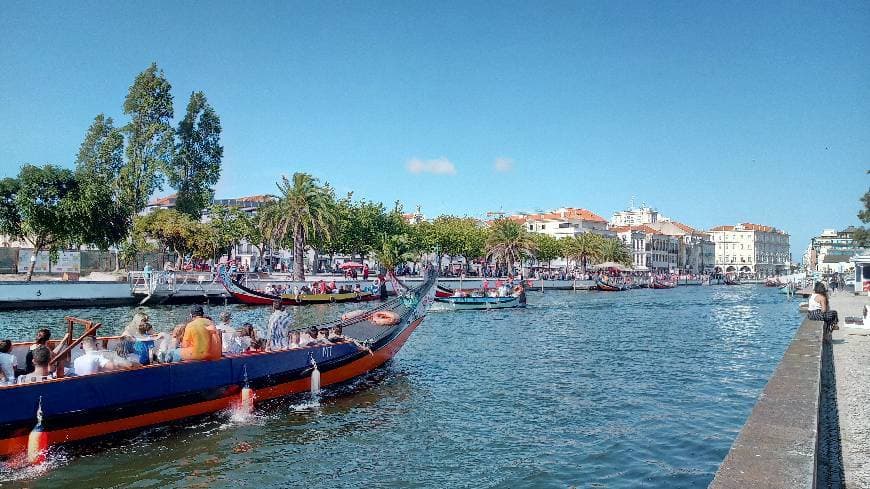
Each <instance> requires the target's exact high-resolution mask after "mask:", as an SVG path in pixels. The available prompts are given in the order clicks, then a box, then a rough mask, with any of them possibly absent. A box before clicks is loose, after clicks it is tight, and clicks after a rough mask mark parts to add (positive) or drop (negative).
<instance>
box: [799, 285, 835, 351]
mask: <svg viewBox="0 0 870 489" xmlns="http://www.w3.org/2000/svg"><path fill="white" fill-rule="evenodd" d="M807 318H808V319H812V320H813V321H824V323H825V341H831V331H833V330H835V329H840V328H839V326H837V324H838V323H839V319H838V318H837V311H832V310H831V305H830V302H829V300H828V291H827V289H826V288H825V284H823V283H821V282H816V286H815V287H814V288H813V294H812V295H811V296H810V300H809V307H808V308H807Z"/></svg>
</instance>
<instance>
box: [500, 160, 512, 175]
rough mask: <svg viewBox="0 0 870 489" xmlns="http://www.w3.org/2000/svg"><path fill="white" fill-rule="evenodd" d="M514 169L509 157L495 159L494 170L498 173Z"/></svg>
mask: <svg viewBox="0 0 870 489" xmlns="http://www.w3.org/2000/svg"><path fill="white" fill-rule="evenodd" d="M513 169H514V160H512V159H510V158H496V159H495V171H497V172H499V173H506V172H509V171H511V170H513Z"/></svg>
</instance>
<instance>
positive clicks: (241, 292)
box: [220, 274, 378, 306]
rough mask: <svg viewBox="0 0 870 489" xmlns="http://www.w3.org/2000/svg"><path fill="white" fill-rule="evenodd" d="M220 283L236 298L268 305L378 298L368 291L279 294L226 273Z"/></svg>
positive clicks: (358, 300)
mask: <svg viewBox="0 0 870 489" xmlns="http://www.w3.org/2000/svg"><path fill="white" fill-rule="evenodd" d="M220 280H221V283H222V284H223V285H224V287H225V288H226V289H227V292H229V293H230V295H232V296H233V297H234V298H235V299H236V300H238V301H239V302H241V303H243V304H248V305H268V304H272V303H274V302H275V301H278V300H280V301H281V303H283V304H285V305H294V306H304V305H308V304H330V303H336V302H364V301H372V300H375V299H377V298H378V296H377V295H375V294H372V293H371V292H368V291H361V292H338V293H335V294H280V295H274V294H269V293H267V292H262V291H258V290H254V289H251V288H248V287H245V286H244V285H242V284H240V283H239V282H237V281H235V280H232V279H231V278H230V277H229V276H227V275H226V274H223V275H221V278H220Z"/></svg>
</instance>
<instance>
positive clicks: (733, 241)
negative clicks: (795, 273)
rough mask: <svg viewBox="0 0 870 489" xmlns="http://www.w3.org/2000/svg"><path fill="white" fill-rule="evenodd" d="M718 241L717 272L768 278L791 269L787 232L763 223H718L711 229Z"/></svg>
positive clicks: (715, 240)
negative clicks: (718, 224) (731, 224)
mask: <svg viewBox="0 0 870 489" xmlns="http://www.w3.org/2000/svg"><path fill="white" fill-rule="evenodd" d="M710 236H711V237H712V238H713V242H714V243H715V245H716V268H715V271H716V272H717V273H737V274H739V275H740V276H743V277H756V278H765V277H773V276H776V275H785V274H787V273H789V272H790V266H791V252H790V250H789V242H788V238H789V236H788V234H787V233H785V232H784V231H780V230H779V229H776V228H773V227H770V226H764V225H760V224H752V223H748V222H745V223H742V224H737V225H736V226H717V227H714V228H713V229H711V230H710Z"/></svg>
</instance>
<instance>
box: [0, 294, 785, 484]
mask: <svg viewBox="0 0 870 489" xmlns="http://www.w3.org/2000/svg"><path fill="white" fill-rule="evenodd" d="M229 308H230V310H232V311H233V312H234V315H235V318H236V319H237V320H238V321H240V322H241V321H245V320H250V321H252V322H254V321H264V320H265V317H266V315H267V313H268V311H267V309H266V308H248V307H242V306H233V305H231V306H229ZM349 308H355V305H350V306H332V307H330V306H321V307H308V308H303V309H300V310H298V311H297V312H298V315H299V318H300V321H303V322H309V321H322V320H330V319H333V318H335V317H337V316H338V315H340V314H341V312H343V311H345V310H347V309H349ZM219 312H220V308H214V309H213V310H212V311H211V312H210V313H211V314H212V315H214V316H216V315H217V314H218V313H219ZM49 313H51V314H54V315H55V317H56V318H62V316H63V315H64V314H65V313H68V312H67V311H49ZM74 313H75V314H77V315H83V316H86V317H90V318H93V319H99V320H103V321H105V322H106V323H108V324H114V325H117V329H120V327H121V326H122V325H123V324H124V321H126V320H129V318H130V317H131V316H132V310H131V309H129V308H112V309H93V310H82V311H75V312H74ZM149 313H150V314H151V315H152V317H154V318H157V319H158V321H161V322H163V323H165V324H167V325H169V324H172V323H173V322H176V321H181V320H182V319H183V318H184V317H185V316H186V308H184V307H176V308H171V307H158V308H152V309H150V310H149ZM40 314H41V313H40ZM40 314H36V313H33V312H30V313H20V312H19V313H15V314H12V313H0V324H2V325H3V334H7V333H6V332H7V331H9V332H14V333H15V334H14V335H13V334H9V336H12V337H15V338H19V337H22V336H23V337H27V336H29V335H30V331H31V329H33V328H34V326H33V324H34V320H35V319H37V318H40ZM28 316H29V317H28ZM798 322H799V320H798V316H797V313H796V308H795V307H794V303H789V302H787V301H786V299H785V298H784V297H783V296H782V295H781V294H777V293H776V291H775V290H770V289H765V288H761V287H752V286H739V287H680V288H677V289H674V290H661V291H653V290H639V291H629V292H625V293H595V292H591V293H586V292H578V293H572V292H548V293H546V294H543V295H542V294H533V295H530V307H528V308H527V309H525V310H497V311H491V312H481V313H474V312H463V313H443V314H432V315H430V316H429V317H428V318H427V319H426V321H425V322H424V323H423V325H422V326H421V327H420V328H419V329H418V330H417V332H415V334H414V335H413V336H412V337H411V340H410V341H409V342H408V344H407V345H406V346H405V348H404V349H403V351H402V353H401V354H400V355H399V356H397V358H396V359H395V360H394V361H392V362H391V363H390V364H388V365H387V366H386V367H385V368H382V369H379V370H377V371H376V372H373V373H371V374H370V375H368V376H366V377H364V378H362V379H358V380H356V381H354V382H352V383H349V384H347V385H343V386H341V387H338V388H327V389H325V390H323V391H322V393H321V395H320V396H319V399H316V398H313V397H312V396H311V395H310V394H305V395H299V396H295V397H291V398H287V399H282V400H275V401H269V402H266V403H263V404H260V405H258V406H257V408H256V410H255V412H254V414H253V416H251V417H250V418H248V419H243V420H233V419H232V416H231V413H224V414H223V415H220V416H212V417H208V418H204V419H200V420H197V421H195V422H187V423H180V424H178V425H173V426H165V427H159V428H153V429H151V430H148V431H146V432H144V433H140V434H137V435H135V436H128V437H126V438H122V439H113V440H109V441H104V442H100V443H92V444H88V446H87V447H86V449H82V448H76V449H75V450H72V449H70V451H71V453H69V454H67V455H66V456H65V458H64V459H63V460H64V461H63V463H61V464H60V465H61V466H60V467H55V468H54V470H50V471H48V473H46V474H43V475H41V476H40V477H38V486H39V487H91V486H100V487H128V486H132V487H142V488H149V487H154V488H158V487H159V488H165V487H239V486H241V487H262V486H269V487H296V486H304V487H323V486H327V485H328V486H337V487H360V486H371V487H480V486H503V487H546V486H554V487H565V486H569V485H577V486H582V487H616V488H619V487H638V486H648V487H705V486H706V485H707V484H708V483H709V481H710V480H711V479H712V476H713V474H714V473H715V470H716V468H717V467H718V464H719V463H720V462H721V460H722V458H723V457H724V456H725V454H726V453H727V451H728V448H729V447H730V445H731V443H732V441H733V439H734V437H735V436H736V434H737V432H738V431H739V429H740V427H741V426H742V424H743V422H744V421H745V419H746V416H747V415H748V413H749V411H750V410H751V408H752V406H753V404H754V402H755V398H756V397H757V395H758V393H759V392H760V390H761V388H762V387H763V386H764V384H765V382H766V380H767V378H768V377H769V375H770V373H771V372H772V371H773V369H774V367H775V366H776V363H777V362H778V361H779V358H780V357H781V355H782V352H783V350H784V349H785V346H786V345H787V343H788V341H789V340H790V339H791V337H792V335H793V333H794V331H795V330H796V328H797V326H798ZM40 323H42V321H41V320H40ZM167 327H168V326H167ZM163 329H166V328H163ZM18 475H20V474H16V476H18ZM35 475H36V474H30V475H25V476H24V479H32V478H34V477H35ZM11 476H12V475H11V474H8V473H7V474H5V476H3V477H4V478H6V479H9V478H10V477H11ZM9 484H15V485H18V484H21V482H20V481H15V482H5V483H2V486H3V487H4V488H5V487H6V486H7V485H9Z"/></svg>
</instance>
